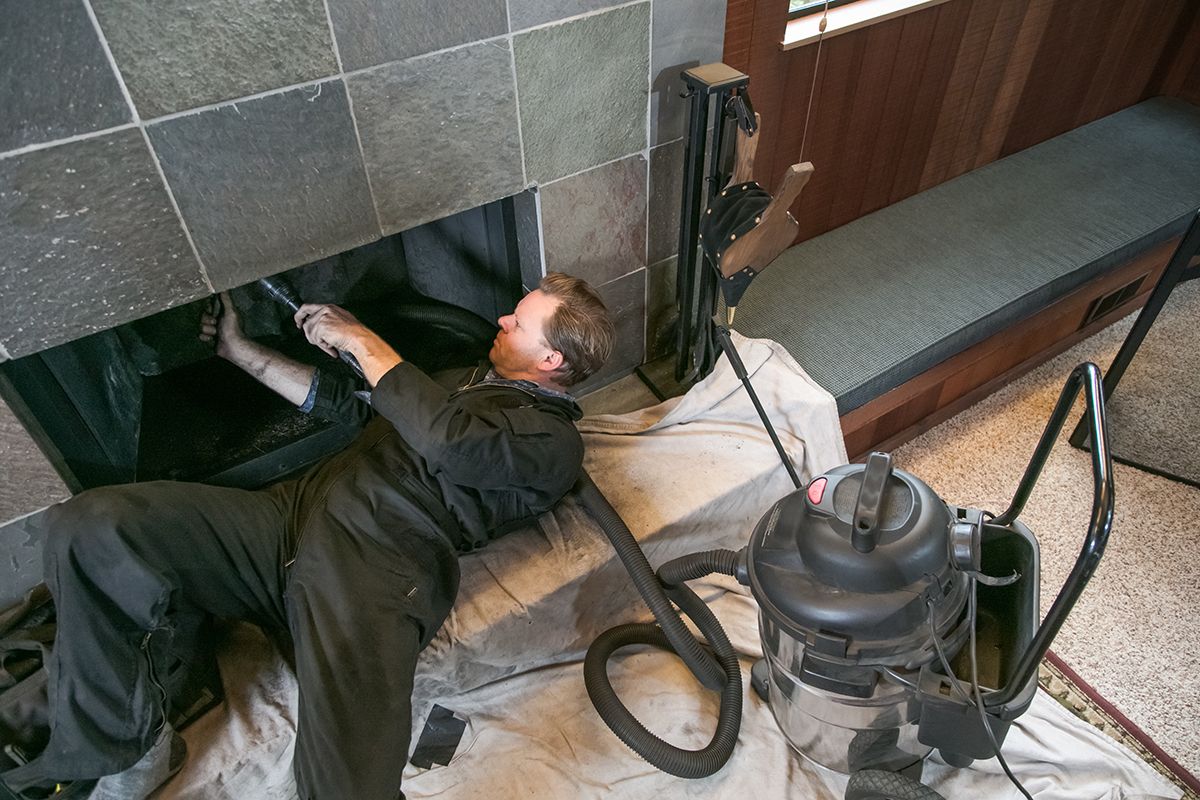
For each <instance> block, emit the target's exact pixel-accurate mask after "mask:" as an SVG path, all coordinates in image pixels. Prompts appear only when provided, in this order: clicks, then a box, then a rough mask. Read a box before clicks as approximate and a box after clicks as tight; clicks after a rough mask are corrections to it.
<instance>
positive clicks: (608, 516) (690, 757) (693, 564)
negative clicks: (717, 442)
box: [575, 472, 742, 778]
mask: <svg viewBox="0 0 1200 800" xmlns="http://www.w3.org/2000/svg"><path fill="white" fill-rule="evenodd" d="M575 491H576V493H577V496H578V497H579V499H580V501H581V502H582V503H583V505H584V506H585V507H586V508H587V509H588V511H590V512H591V514H592V516H593V517H595V519H596V521H597V522H598V523H599V524H600V527H601V528H602V529H603V530H604V533H605V535H606V536H608V539H609V541H610V542H612V546H613V549H614V550H616V551H617V556H618V557H619V558H620V559H621V563H622V564H624V565H625V569H626V570H627V571H628V572H629V576H630V578H632V580H633V583H634V585H635V586H636V587H637V590H638V593H639V594H641V596H642V599H643V600H645V601H646V605H648V606H649V607H650V610H651V612H653V614H654V618H655V619H656V620H657V621H658V624H657V625H654V624H650V623H642V624H631V625H620V626H618V627H615V628H612V629H610V630H608V631H605V632H604V633H602V634H601V635H600V636H599V637H598V638H597V639H596V641H594V642H592V646H591V647H589V648H588V652H587V657H586V658H585V659H584V662H583V680H584V684H585V685H586V687H587V693H588V697H590V698H591V700H592V704H593V705H594V706H595V707H596V711H597V712H598V713H599V714H600V718H601V719H603V720H604V722H605V724H606V725H608V727H609V728H610V729H611V730H612V732H613V733H615V734H616V735H617V737H618V738H619V739H620V740H621V741H623V742H624V743H625V744H626V745H628V746H629V747H630V748H632V749H633V750H634V751H635V752H636V753H637V754H638V755H640V756H641V757H642V758H644V759H646V761H648V762H650V763H651V764H653V765H654V766H656V767H658V768H659V769H661V770H663V771H664V772H668V773H670V774H671V775H675V776H676V777H679V778H704V777H707V776H709V775H712V774H713V773H715V772H716V771H717V770H719V769H720V768H721V767H723V766H724V765H725V762H726V761H728V760H729V757H730V756H731V755H732V754H733V747H734V745H735V744H736V743H737V736H738V729H739V728H740V727H741V724H742V671H741V666H740V664H739V663H738V657H737V653H736V652H735V651H734V649H733V645H731V644H730V643H729V638H728V637H727V636H726V635H725V631H724V630H722V628H721V624H720V622H719V621H718V620H717V618H716V616H715V615H714V614H713V613H712V611H710V610H709V608H708V606H707V605H705V603H704V601H703V600H701V599H700V598H699V597H697V596H696V593H695V592H693V591H692V590H691V589H689V588H688V587H687V586H686V585H684V581H688V580H692V579H695V578H701V577H704V576H705V575H709V574H712V573H714V572H719V573H722V574H725V575H731V576H734V577H737V574H738V564H739V563H740V562H741V561H742V553H740V552H736V553H735V552H733V551H732V550H710V551H707V552H703V553H692V554H689V555H686V556H683V557H681V558H677V559H675V560H674V561H669V562H667V563H666V564H664V565H663V566H662V567H661V568H660V569H659V574H658V575H657V576H656V575H655V573H654V571H653V570H652V569H651V567H650V562H649V561H647V560H646V555H645V553H643V552H642V549H641V547H639V546H638V543H637V540H636V539H634V537H633V534H632V533H630V531H629V528H628V526H626V525H625V522H624V521H623V520H622V519H621V517H620V516H619V515H618V514H617V512H616V510H615V509H613V507H612V505H611V504H610V503H609V502H608V500H607V498H605V497H604V495H603V494H602V493H601V492H600V489H599V488H597V486H596V484H595V483H594V482H593V481H592V479H591V477H590V476H589V475H588V474H587V473H586V472H584V473H582V474H581V475H580V478H579V481H578V482H577V483H576V484H575ZM672 600H674V601H675V603H676V604H678V605H679V607H680V608H681V609H682V610H683V611H684V613H686V614H687V615H688V616H689V617H690V618H691V619H692V621H693V622H694V623H695V624H696V626H697V627H698V628H699V629H700V632H701V633H702V634H704V638H705V639H706V640H707V641H708V643H709V645H710V646H711V647H712V649H713V651H714V652H715V654H716V657H715V658H714V656H713V654H712V653H710V652H709V651H708V650H706V649H705V648H704V646H703V645H702V644H701V643H700V642H699V641H698V640H697V639H696V638H695V637H694V636H692V634H691V632H690V631H689V630H688V629H687V626H686V625H685V624H684V622H683V619H682V618H681V617H680V616H679V612H677V611H676V610H675V608H674V607H673V606H672V605H671V601H672ZM630 644H650V645H654V646H655V647H660V648H662V649H664V650H672V651H674V652H675V653H677V654H678V655H679V656H680V658H682V659H683V661H684V663H686V664H687V665H688V668H689V669H690V670H691V671H692V674H693V675H695V676H696V678H697V679H698V680H699V681H700V682H701V683H702V684H703V685H704V686H705V687H706V688H709V689H713V690H719V691H720V692H721V706H720V712H719V714H718V719H717V729H716V732H715V733H714V734H713V737H712V740H711V741H710V742H709V743H708V745H707V746H705V747H704V748H703V749H701V750H685V749H683V748H679V747H675V746H674V745H672V744H669V743H668V742H665V741H663V740H662V739H660V738H658V737H657V736H655V735H654V734H653V733H651V732H650V731H649V730H647V729H646V727H645V726H643V725H642V724H641V723H640V722H639V721H638V719H637V718H636V717H635V716H634V715H633V714H632V713H630V711H629V710H628V709H627V708H625V706H624V704H623V703H622V702H621V700H620V698H618V697H617V694H616V691H614V690H613V687H612V684H611V683H610V682H609V680H608V659H609V657H610V656H611V655H612V654H613V652H615V651H616V650H618V649H619V648H621V647H624V646H626V645H630Z"/></svg>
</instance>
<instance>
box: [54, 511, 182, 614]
mask: <svg viewBox="0 0 1200 800" xmlns="http://www.w3.org/2000/svg"><path fill="white" fill-rule="evenodd" d="M142 516H143V513H142V510H140V509H138V508H137V507H136V504H134V503H131V502H130V500H129V498H128V497H125V496H124V495H123V493H122V492H121V489H120V487H101V488H98V489H90V490H88V491H86V492H83V493H81V494H79V495H76V496H75V497H72V498H71V499H69V500H67V501H65V502H63V503H59V504H58V505H55V506H51V507H50V508H49V509H47V511H46V513H45V515H44V520H43V523H42V524H43V531H44V537H45V541H44V545H43V547H44V550H43V567H44V574H45V579H46V583H47V584H48V585H49V586H50V589H51V590H52V592H53V593H54V595H55V599H56V600H57V601H58V602H60V603H61V602H63V601H64V600H67V599H68V596H70V599H71V600H74V599H76V598H78V599H82V600H86V599H88V598H95V597H96V596H98V595H99V596H105V597H107V598H109V599H112V600H114V601H116V600H118V598H120V601H119V602H117V605H118V606H120V607H122V608H123V609H124V610H125V611H126V613H127V614H128V615H129V617H130V619H131V621H132V622H134V623H135V624H136V625H137V626H138V627H143V628H151V627H155V626H156V625H157V624H160V622H161V615H162V614H163V613H164V611H165V607H166V604H167V601H168V599H169V595H170V591H171V588H170V586H169V585H168V581H167V580H166V579H165V576H164V575H163V574H162V572H161V570H160V569H159V568H158V567H157V566H156V565H154V564H152V563H149V562H148V561H147V560H145V559H144V558H141V557H140V556H141V555H142V553H141V551H142V549H143V548H142V547H140V546H139V544H138V542H139V538H140V537H141V536H142V535H143V534H144V533H145V524H144V521H143V520H142Z"/></svg>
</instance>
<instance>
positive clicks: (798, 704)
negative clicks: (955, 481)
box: [578, 329, 1113, 800]
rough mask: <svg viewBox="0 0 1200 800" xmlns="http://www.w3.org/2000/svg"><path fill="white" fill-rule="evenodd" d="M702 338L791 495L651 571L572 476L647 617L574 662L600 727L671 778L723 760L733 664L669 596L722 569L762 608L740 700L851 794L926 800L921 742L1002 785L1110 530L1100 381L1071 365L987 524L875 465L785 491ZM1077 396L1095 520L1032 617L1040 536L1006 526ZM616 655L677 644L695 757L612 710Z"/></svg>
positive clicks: (710, 631)
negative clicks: (1007, 750)
mask: <svg viewBox="0 0 1200 800" xmlns="http://www.w3.org/2000/svg"><path fill="white" fill-rule="evenodd" d="M717 339H718V341H719V342H720V343H721V345H722V348H723V349H724V350H725V353H726V355H727V356H728V357H729V359H730V361H731V363H732V364H733V366H734V368H735V370H736V372H737V373H738V376H739V377H740V378H741V379H742V381H743V384H744V385H745V387H746V389H747V391H748V392H749V393H750V396H751V398H752V399H753V400H754V404H755V406H756V408H757V409H758V411H759V414H760V416H761V417H762V419H763V422H764V425H765V426H766V428H767V430H768V432H769V433H770V435H771V438H772V441H773V442H774V443H775V446H776V448H777V450H778V451H779V453H780V456H781V458H782V459H783V462H784V464H785V466H786V468H787V470H788V472H789V474H790V475H791V476H792V479H793V482H794V483H795V484H796V486H797V488H796V490H795V491H793V492H791V493H790V494H788V495H787V496H785V497H784V498H782V499H781V500H779V501H778V502H777V503H775V504H774V505H773V506H771V508H769V509H767V511H766V513H765V514H764V515H763V517H762V519H761V520H760V521H759V522H758V524H757V525H756V526H755V528H754V530H753V533H752V534H751V535H750V541H749V544H748V545H747V546H746V547H745V548H743V549H742V550H740V551H738V552H733V551H729V550H715V551H708V552H703V553H695V554H691V555H687V556H683V557H682V558H677V559H675V560H673V561H670V562H668V563H666V564H663V565H662V566H661V567H659V569H658V570H657V574H656V573H655V572H654V571H653V570H652V569H651V568H650V565H649V564H648V563H647V561H646V558H645V555H644V554H643V553H642V551H641V549H640V548H639V547H638V545H637V543H636V541H635V540H634V538H633V536H632V534H630V532H629V529H628V528H627V527H626V526H625V525H624V523H623V522H622V521H621V519H620V517H619V516H617V514H616V512H615V511H614V510H613V509H612V506H611V505H609V504H608V503H607V501H606V500H605V499H604V497H603V495H602V494H600V492H599V490H598V489H596V487H595V484H593V483H592V482H591V480H590V479H589V478H587V477H586V476H584V477H583V478H582V479H581V482H580V486H579V487H578V489H579V492H580V498H581V500H582V501H583V502H584V503H585V505H587V507H588V508H589V509H591V510H592V512H593V513H594V515H595V516H596V517H597V519H598V521H599V522H600V524H601V526H602V527H603V528H604V530H605V532H606V533H607V534H608V536H609V538H610V540H611V541H612V542H613V545H614V547H615V548H616V550H617V553H618V555H619V557H620V558H621V560H622V562H623V563H624V564H625V566H626V568H627V569H628V570H629V573H630V575H631V576H632V578H633V580H634V583H635V584H636V585H637V588H638V590H639V592H640V593H641V595H642V597H643V598H644V599H645V600H646V602H647V604H648V605H649V606H650V608H651V610H652V611H653V613H654V616H655V619H656V620H657V622H658V624H657V625H656V624H633V625H623V626H619V627H617V628H613V629H611V630H609V631H607V632H605V633H604V634H602V635H601V636H600V637H599V638H597V639H596V641H595V642H594V643H593V644H592V646H591V648H590V649H589V650H588V653H587V657H586V660H585V663H584V678H585V682H586V685H587V691H588V694H589V696H590V697H591V699H592V702H593V703H594V704H595V706H596V709H597V711H598V712H599V713H600V715H601V717H602V718H603V719H604V721H605V723H606V724H607V725H608V726H609V727H610V728H611V729H612V730H613V732H614V733H616V734H617V736H618V737H620V738H621V739H622V741H624V742H625V743H626V744H627V745H629V746H630V747H631V748H633V749H634V750H635V751H636V752H637V753H638V754H640V755H641V756H642V757H643V758H645V759H646V760H647V761H649V762H650V763H651V764H653V765H655V766H657V767H659V768H660V769H663V770H665V771H667V772H669V773H671V774H674V775H678V776H680V777H685V778H699V777H705V776H708V775H711V774H713V773H714V772H716V771H717V770H719V769H720V768H721V767H722V766H723V765H724V764H725V762H726V761H727V760H728V758H729V757H730V755H731V754H732V751H733V746H734V743H735V742H736V739H737V733H738V729H739V727H740V716H741V701H742V676H741V669H740V666H739V663H738V658H737V654H736V653H735V652H734V650H733V648H732V646H731V645H730V643H729V640H728V639H727V638H726V636H725V634H724V632H723V631H722V630H721V626H720V624H719V623H718V621H717V620H716V617H715V616H714V615H713V614H712V612H711V611H710V610H709V609H708V607H707V606H706V605H705V604H704V602H703V601H701V600H700V599H699V597H698V596H697V595H696V594H694V593H693V592H692V591H691V590H690V589H689V588H688V587H687V586H686V584H685V582H686V581H688V580H693V579H696V578H700V577H703V576H705V575H709V574H712V573H722V574H726V575H730V576H733V577H735V578H736V579H737V580H738V581H739V582H740V583H742V584H744V585H746V586H749V588H750V591H751V593H752V594H753V596H754V599H755V600H756V601H757V602H758V606H759V634H760V637H761V641H762V650H763V654H764V658H763V659H761V660H760V661H758V662H757V663H756V664H755V665H754V667H753V669H752V671H751V683H752V686H753V688H754V689H755V691H756V692H757V693H758V695H759V696H760V697H761V698H762V699H763V700H765V701H766V702H767V703H768V704H769V705H770V708H771V711H772V713H773V714H774V717H775V720H776V721H777V722H778V724H779V728H780V730H781V731H782V733H783V735H784V736H785V737H786V739H787V741H788V742H789V744H790V745H791V746H792V748H794V749H795V750H796V751H797V752H798V753H800V754H801V755H802V756H804V757H805V758H807V759H810V760H811V761H814V762H816V763H818V764H821V765H823V766H825V767H829V768H831V769H834V770H837V771H840V772H843V773H849V774H850V780H849V786H848V788H847V791H846V797H847V798H848V800H865V799H866V798H872V799H873V798H904V800H916V799H918V798H920V799H921V800H925V799H930V798H938V797H940V795H938V794H937V793H936V792H934V791H933V790H932V789H930V788H929V787H926V786H924V785H923V784H921V783H920V782H919V777H920V773H921V769H922V764H923V759H924V758H925V757H926V756H927V755H929V754H930V753H931V752H932V751H934V750H937V751H938V752H939V754H940V756H941V758H942V760H944V761H945V762H946V763H948V764H950V765H952V766H956V767H966V766H968V765H970V764H971V763H972V761H974V760H976V759H987V758H991V757H992V756H998V757H1000V759H1001V764H1002V765H1003V766H1004V769H1005V771H1006V772H1007V773H1008V774H1009V777H1010V778H1012V775H1011V772H1009V770H1008V768H1007V765H1006V764H1004V762H1003V756H1002V755H1001V754H1000V747H1001V745H1002V744H1003V742H1004V738H1005V735H1006V734H1007V732H1008V729H1009V726H1010V725H1011V724H1012V722H1013V720H1015V719H1016V718H1018V717H1019V716H1020V715H1021V714H1023V713H1024V712H1025V710H1026V709H1028V707H1029V704H1030V702H1031V701H1032V699H1033V695H1034V693H1035V691H1036V689H1037V669H1038V664H1039V662H1040V661H1041V659H1042V657H1043V656H1044V655H1045V653H1046V651H1047V649H1048V648H1049V646H1050V643H1051V642H1052V640H1053V639H1054V636H1055V635H1056V634H1057V632H1058V630H1059V628H1060V627H1061V626H1062V624H1063V621H1064V620H1065V619H1066V616H1067V614H1068V613H1070V611H1071V609H1072V607H1073V606H1074V604H1075V602H1076V600H1077V599H1078V597H1079V595H1080V593H1081V592H1082V591H1083V588H1084V586H1085V585H1086V584H1087V582H1088V580H1089V578H1090V577H1091V575H1092V573H1093V572H1094V571H1095V569H1096V566H1097V564H1098V563H1099V560H1100V557H1101V555H1102V554H1103V552H1104V546H1105V543H1106V542H1107V539H1108V535H1109V531H1110V529H1111V526H1112V516H1113V486H1112V474H1111V473H1112V467H1111V461H1110V458H1109V453H1108V444H1107V433H1106V424H1105V416H1104V405H1103V403H1104V401H1103V392H1102V389H1101V375H1100V370H1099V369H1098V368H1097V367H1096V365H1094V364H1090V363H1085V364H1081V365H1079V366H1078V367H1076V368H1075V369H1074V371H1072V373H1071V375H1070V377H1069V378H1068V380H1067V382H1066V385H1065V386H1064V387H1063V391H1062V394H1061V395H1060V397H1059V400H1058V404H1057V406H1056V407H1055V409H1054V411H1053V413H1052V415H1051V417H1050V419H1049V421H1048V423H1047V425H1046V428H1045V430H1044V432H1043V433H1042V437H1041V440H1040V441H1039V443H1038V445H1037V449H1036V450H1035V452H1034V455H1033V457H1032V459H1031V460H1030V462H1029V465H1028V467H1027V468H1026V470H1025V474H1024V476H1023V478H1022V479H1021V482H1020V484H1019V486H1018V488H1017V490H1016V494H1015V496H1014V498H1013V500H1012V503H1011V504H1010V505H1009V507H1008V509H1007V510H1005V511H1004V512H1003V513H1001V514H999V515H994V514H992V513H989V512H987V511H983V510H981V509H976V508H966V507H962V506H957V505H953V504H949V503H946V502H945V501H943V500H942V499H941V498H940V497H938V495H937V494H936V493H935V492H934V491H933V490H932V489H931V488H930V487H929V486H928V485H926V484H925V483H924V482H922V481H921V480H920V479H919V478H917V477H916V476H914V475H911V474H909V473H907V472H904V471H903V470H900V469H897V468H896V467H895V466H894V465H893V463H892V459H891V457H890V456H889V455H888V454H886V453H879V452H876V453H872V454H871V455H870V456H869V457H868V458H867V460H866V463H865V464H847V465H845V466H841V467H837V468H835V469H833V470H830V471H829V472H827V473H825V474H824V475H820V476H818V477H815V478H813V479H812V480H811V481H810V482H809V483H808V485H807V486H801V485H800V482H799V480H798V478H797V477H796V473H795V471H794V468H793V467H792V465H791V463H790V461H789V460H788V459H787V456H786V454H785V453H784V451H783V448H782V446H781V445H780V443H779V440H778V437H777V436H776V434H775V432H774V430H773V429H772V428H771V426H770V422H769V420H768V419H767V418H766V415H765V412H764V411H763V409H762V406H761V404H760V403H759V402H758V399H757V397H756V396H755V395H754V390H753V387H752V386H751V385H750V382H749V379H748V376H747V375H746V371H745V368H744V367H743V366H742V365H741V362H740V359H739V358H738V356H737V351H736V350H735V349H734V347H733V344H732V342H731V341H730V339H729V336H728V332H727V331H725V330H724V329H719V330H718V332H717ZM1081 389H1082V390H1083V391H1084V394H1085V399H1086V409H1087V410H1086V421H1087V424H1088V426H1089V431H1090V434H1091V441H1092V443H1093V444H1094V446H1093V448H1092V451H1091V459H1092V471H1093V479H1094V484H1095V486H1094V499H1093V506H1092V513H1091V519H1090V522H1089V526H1088V530H1087V534H1086V536H1085V538H1084V543H1083V548H1082V552H1081V553H1080V555H1079V557H1078V559H1077V560H1076V562H1075V566H1074V568H1073V570H1072V571H1071V573H1070V575H1069V577H1068V578H1067V580H1066V582H1065V583H1064V585H1063V587H1062V589H1061V591H1060V592H1059V594H1058V597H1057V599H1056V600H1055V601H1054V604H1053V605H1052V607H1051V608H1050V611H1049V613H1048V614H1047V615H1046V617H1045V619H1043V620H1041V623H1040V625H1039V618H1040V615H1039V609H1038V597H1039V574H1040V565H1039V560H1038V543H1037V539H1036V538H1035V537H1034V535H1033V533H1032V532H1031V531H1030V530H1029V528H1027V527H1026V526H1025V525H1024V524H1022V523H1021V521H1020V520H1019V519H1018V516H1019V515H1020V513H1021V510H1022V509H1023V507H1024V506H1025V503H1026V501H1027V500H1028V498H1029V495H1030V493H1031V492H1032V490H1033V488H1034V485H1035V483H1036V482H1037V479H1038V475H1039V474H1040V472H1041V470H1042V467H1043V466H1044V465H1045V463H1046V460H1047V458H1048V456H1049V454H1050V450H1051V448H1052V447H1053V445H1054V442H1055V439H1056V438H1057V436H1058V434H1059V432H1060V431H1061V430H1062V427H1063V423H1064V421H1065V420H1066V418H1067V416H1068V415H1069V414H1070V411H1071V407H1072V404H1073V402H1074V400H1075V398H1076V397H1078V395H1079V393H1080V390H1081ZM675 606H678V608H679V609H680V610H681V611H682V612H683V613H685V614H687V615H688V616H689V617H690V618H691V619H692V621H693V622H694V623H695V624H696V626H697V627H698V628H699V630H700V632H701V633H702V634H703V636H704V638H705V639H706V640H707V646H703V645H701V643H700V642H699V641H698V640H697V639H696V638H695V637H693V636H692V635H691V633H689V632H688V630H687V628H686V627H685V625H684V623H683V620H682V618H681V617H680V615H679V612H678V611H676V609H675ZM630 644H652V645H656V646H659V647H663V648H668V649H672V650H674V651H675V652H676V653H678V654H679V655H680V656H681V657H682V658H683V659H684V661H685V662H686V663H687V664H688V665H689V667H690V668H691V670H692V672H693V673H694V674H695V675H696V677H697V678H698V679H699V680H700V682H701V683H702V684H704V685H705V686H706V687H708V688H710V689H714V690H716V691H719V692H720V693H721V695H722V697H721V704H720V716H719V719H718V723H717V729H716V732H715V734H714V736H713V739H712V741H711V742H710V743H709V744H708V746H706V747H705V748H703V749H701V750H697V751H690V750H684V749H681V748H677V747H675V746H673V745H671V744H669V743H667V742H665V741H663V740H661V739H659V738H658V737H657V736H655V735H654V734H653V733H651V732H650V731H648V730H647V729H646V728H645V727H644V726H643V725H642V724H641V723H640V722H639V721H638V720H637V719H636V718H635V717H634V716H633V715H632V714H631V713H630V712H629V711H628V710H627V709H626V708H625V707H624V705H623V704H622V703H621V701H620V699H619V698H618V697H617V696H616V694H615V692H614V691H613V688H612V686H611V684H610V683H609V680H608V676H607V671H606V666H607V662H608V659H609V657H610V656H611V654H612V653H613V652H614V651H615V650H616V649H618V648H620V647H623V646H625V645H630ZM1013 780H1014V783H1016V780H1015V778H1014V779H1013ZM1017 786H1018V787H1019V786H1020V784H1019V783H1018V784H1017ZM1021 791H1022V792H1023V793H1024V789H1021ZM1026 796H1028V795H1026Z"/></svg>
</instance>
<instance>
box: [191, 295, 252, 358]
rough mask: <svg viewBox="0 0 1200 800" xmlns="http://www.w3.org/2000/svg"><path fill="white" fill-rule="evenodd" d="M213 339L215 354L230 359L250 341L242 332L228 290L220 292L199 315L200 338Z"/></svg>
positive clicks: (203, 339)
mask: <svg viewBox="0 0 1200 800" xmlns="http://www.w3.org/2000/svg"><path fill="white" fill-rule="evenodd" d="M213 339H216V340H217V355H219V356H220V357H221V358H224V359H227V360H230V361H235V360H236V358H237V356H238V354H239V353H242V352H243V351H244V350H245V346H246V343H247V342H249V341H250V340H249V339H248V338H246V334H244V333H242V323H241V319H240V318H239V317H238V312H237V308H236V307H235V306H234V305H233V300H232V299H231V298H230V297H229V292H221V294H220V295H219V299H217V300H214V301H213V303H212V305H211V306H210V307H209V309H208V310H206V311H205V312H204V313H203V314H201V315H200V340H201V341H204V342H211V341H212V340H213Z"/></svg>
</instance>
